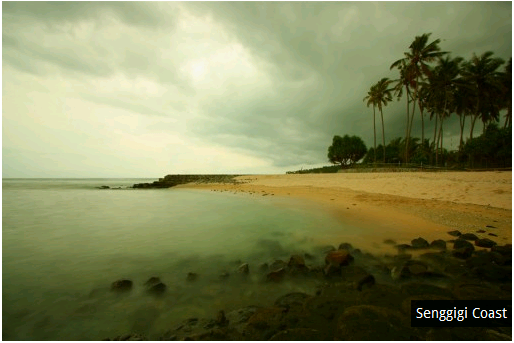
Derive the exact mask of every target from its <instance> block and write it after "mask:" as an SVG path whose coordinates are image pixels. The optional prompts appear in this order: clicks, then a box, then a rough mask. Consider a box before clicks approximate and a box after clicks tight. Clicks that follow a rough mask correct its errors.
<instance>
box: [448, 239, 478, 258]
mask: <svg viewBox="0 0 514 343" xmlns="http://www.w3.org/2000/svg"><path fill="white" fill-rule="evenodd" d="M473 251H475V247H474V246H473V244H471V243H470V242H468V241H465V240H463V239H457V240H456V241H455V243H453V251H452V255H453V256H455V257H457V258H462V259H466V258H469V257H470V256H471V254H472V253H473Z"/></svg>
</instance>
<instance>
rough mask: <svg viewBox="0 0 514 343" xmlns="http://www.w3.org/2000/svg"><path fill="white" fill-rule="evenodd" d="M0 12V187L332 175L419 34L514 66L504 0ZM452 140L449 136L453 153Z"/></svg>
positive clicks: (388, 130) (366, 129)
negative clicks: (375, 95) (58, 180)
mask: <svg viewBox="0 0 514 343" xmlns="http://www.w3.org/2000/svg"><path fill="white" fill-rule="evenodd" d="M2 9H3V13H2V29H3V32H2V57H3V60H2V86H3V87H2V100H3V107H2V113H3V120H2V126H3V129H2V134H3V136H2V137H3V138H2V153H3V164H2V171H3V177H162V176H163V175H166V174H175V173H284V172H285V171H288V170H296V169H300V168H301V167H304V168H308V167H312V166H321V165H329V162H328V161H327V148H328V146H329V145H330V144H331V141H332V137H333V136H334V135H341V136H342V135H345V134H350V135H358V136H360V137H362V138H363V139H364V141H365V143H366V145H367V146H368V147H371V146H373V121H372V120H373V110H372V108H367V107H366V105H365V103H363V101H362V99H363V98H364V97H365V96H366V94H367V91H368V90H369V88H370V86H371V85H372V84H373V83H375V82H377V81H378V80H380V79H381V78H382V77H389V78H392V79H394V78H397V71H396V70H394V71H390V70H389V67H390V65H391V64H392V62H394V61H396V60H397V59H400V58H402V57H403V52H404V51H407V50H408V47H409V45H410V43H411V42H412V41H413V39H414V37H415V36H416V35H421V34H423V33H428V32H432V36H431V39H430V41H432V40H434V39H437V38H440V39H441V40H442V42H441V48H442V49H443V50H445V51H450V52H452V56H462V57H464V58H466V59H469V58H470V57H471V56H472V54H473V52H475V53H476V54H482V53H484V52H485V51H487V50H492V51H493V52H494V53H495V55H496V56H497V57H501V58H503V59H505V60H508V58H510V57H511V53H512V5H511V3H510V2H469V3H468V2H432V3H421V2H394V3H392V2H378V3H371V2H296V3H291V2H273V3H263V2H224V3H218V2H94V3H83V2H80V3H79V2H51V3H50V2H48V3H46V2H34V3H31V2H2ZM405 107H406V106H405V101H403V100H402V101H400V102H396V101H395V102H394V103H391V104H390V105H389V106H387V107H386V108H385V109H384V117H385V118H384V119H385V135H386V141H389V140H390V139H392V138H394V137H396V136H403V135H404V132H405V119H404V118H405ZM378 119H379V117H377V120H378ZM415 120H416V121H415V123H414V125H415V127H414V135H417V136H420V130H418V127H420V118H419V115H417V116H416V118H415ZM378 124H379V122H377V125H378ZM478 126H479V129H480V130H481V125H478ZM432 127H433V126H431V125H428V127H427V135H428V136H430V137H431V133H432V132H433V130H432ZM458 134H459V131H458V125H457V124H456V123H453V124H452V123H451V122H450V123H448V125H447V127H445V143H446V144H445V145H447V147H448V148H453V149H455V148H456V147H457V143H458ZM377 140H378V141H379V142H381V140H382V137H381V127H380V126H377Z"/></svg>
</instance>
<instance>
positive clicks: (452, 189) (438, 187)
mask: <svg viewBox="0 0 514 343" xmlns="http://www.w3.org/2000/svg"><path fill="white" fill-rule="evenodd" d="M234 180H236V183H202V184H198V183H188V184H182V185H177V186H175V187H174V188H183V189H198V190H205V191H219V192H232V193H236V194H246V195H247V196H253V197H257V196H258V197H262V196H263V195H267V196H272V197H284V198H292V199H299V200H302V201H303V202H304V203H305V204H307V205H308V204H312V205H313V206H321V208H322V209H323V210H326V211H328V212H330V213H332V214H333V215H335V216H336V217H339V218H340V219H341V220H342V221H344V222H345V223H347V224H350V225H355V226H360V227H362V226H363V225H365V226H375V227H376V228H377V230H375V234H374V235H373V237H372V239H373V240H374V242H373V243H374V244H376V243H377V242H378V241H383V240H384V239H395V240H397V241H398V242H399V243H407V241H409V242H410V240H411V239H413V238H415V237H418V236H419V237H423V238H425V239H427V240H428V241H431V240H435V239H441V238H442V237H447V239H448V240H449V239H451V238H452V237H451V236H449V235H447V232H448V231H451V230H460V231H462V232H463V233H464V232H470V233H475V234H476V235H477V236H478V237H479V238H489V239H492V240H494V241H496V242H497V243H498V244H510V243H512V173H511V172H481V173H469V172H444V173H430V172H418V173H359V174H345V173H337V174H284V175H245V176H238V177H235V178H234ZM490 226H493V227H494V228H491V227H490ZM477 231H484V232H477ZM489 234H493V235H496V236H492V235H489ZM356 238H357V237H356ZM365 238H371V237H361V238H360V239H359V240H360V241H362V243H365ZM321 240H325V241H328V240H330V241H333V240H335V241H341V238H337V234H336V236H334V237H324V238H321ZM355 243H356V244H358V242H355ZM369 243H371V242H369ZM368 245H369V244H368ZM377 249H380V248H379V247H378V246H374V249H373V250H375V251H376V250H377Z"/></svg>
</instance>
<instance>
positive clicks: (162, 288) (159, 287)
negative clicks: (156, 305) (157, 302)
mask: <svg viewBox="0 0 514 343" xmlns="http://www.w3.org/2000/svg"><path fill="white" fill-rule="evenodd" d="M147 292H148V293H150V294H153V295H162V294H164V292H166V285H165V284H164V283H162V282H159V283H158V284H155V285H153V286H151V287H149V288H148V289H147Z"/></svg>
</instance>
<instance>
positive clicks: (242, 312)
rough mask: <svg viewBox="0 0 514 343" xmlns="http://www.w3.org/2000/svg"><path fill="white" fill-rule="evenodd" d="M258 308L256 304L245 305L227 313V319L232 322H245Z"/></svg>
mask: <svg viewBox="0 0 514 343" xmlns="http://www.w3.org/2000/svg"><path fill="white" fill-rule="evenodd" d="M257 309H259V307H257V306H247V307H243V308H240V309H238V310H234V311H230V312H229V313H227V315H226V317H227V320H229V321H230V323H232V324H241V323H246V322H247V321H248V319H249V318H250V317H251V316H252V315H253V314H254V313H255V312H256V311H257Z"/></svg>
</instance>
